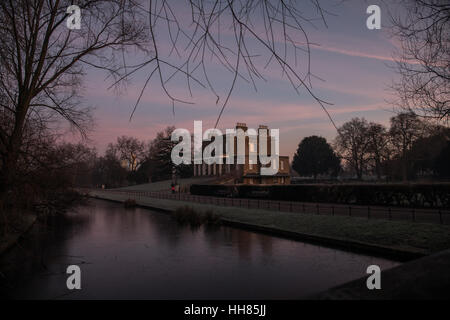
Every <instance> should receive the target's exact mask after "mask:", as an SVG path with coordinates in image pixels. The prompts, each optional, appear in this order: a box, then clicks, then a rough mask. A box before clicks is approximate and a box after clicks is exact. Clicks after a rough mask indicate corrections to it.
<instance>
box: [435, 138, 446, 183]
mask: <svg viewBox="0 0 450 320" xmlns="http://www.w3.org/2000/svg"><path fill="white" fill-rule="evenodd" d="M449 164H450V141H447V145H446V146H445V148H443V149H442V151H441V152H440V154H439V155H438V156H437V157H436V159H435V161H434V166H433V169H434V172H435V174H436V175H437V176H438V177H439V178H450V165H449Z"/></svg>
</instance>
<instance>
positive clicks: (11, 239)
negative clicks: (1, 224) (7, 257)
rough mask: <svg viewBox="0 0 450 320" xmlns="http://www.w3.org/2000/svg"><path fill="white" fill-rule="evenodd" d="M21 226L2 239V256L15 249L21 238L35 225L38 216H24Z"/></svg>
mask: <svg viewBox="0 0 450 320" xmlns="http://www.w3.org/2000/svg"><path fill="white" fill-rule="evenodd" d="M21 220H22V221H21V223H20V225H19V226H15V227H14V231H13V232H9V233H7V234H6V235H5V236H3V237H1V238H0V256H1V255H2V254H3V253H5V252H6V251H8V250H9V249H10V248H11V247H13V246H14V245H15V244H16V243H17V241H19V239H20V237H21V236H22V235H23V234H25V233H26V232H27V231H28V230H30V228H31V227H32V226H33V225H34V223H35V222H36V220H37V216H36V215H33V214H28V215H24V216H23V218H22V219H21Z"/></svg>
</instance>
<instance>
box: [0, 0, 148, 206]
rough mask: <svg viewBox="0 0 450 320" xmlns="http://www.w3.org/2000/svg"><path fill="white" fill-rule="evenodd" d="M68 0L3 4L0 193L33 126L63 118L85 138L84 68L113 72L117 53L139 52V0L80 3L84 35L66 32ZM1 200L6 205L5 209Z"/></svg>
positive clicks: (0, 26) (11, 179)
mask: <svg viewBox="0 0 450 320" xmlns="http://www.w3.org/2000/svg"><path fill="white" fill-rule="evenodd" d="M71 4H73V1H68V0H64V1H63V0H61V1H60V0H49V1H46V0H37V1H32V0H18V1H12V0H6V1H1V2H0V58H1V60H0V71H1V72H0V93H1V94H0V96H1V97H2V99H1V108H2V110H1V111H2V114H3V116H4V117H5V118H8V119H10V120H11V122H10V125H8V126H6V127H4V126H2V127H1V128H0V152H1V158H0V160H1V163H0V195H1V196H2V198H3V196H4V195H5V192H6V191H7V189H8V188H9V187H10V186H11V185H12V184H13V182H14V179H15V177H16V170H17V164H18V160H19V155H20V152H21V147H22V142H23V135H24V129H25V127H26V124H27V121H30V120H31V119H39V122H40V123H41V124H50V123H51V122H53V121H55V120H56V118H57V117H62V118H64V119H66V120H67V121H69V123H70V124H71V125H72V126H74V127H76V128H78V129H79V130H80V131H81V132H82V133H83V132H84V130H85V129H86V124H87V123H88V122H87V121H86V120H88V119H89V113H88V109H87V108H86V107H83V106H82V105H81V104H80V100H79V94H78V89H79V88H80V85H81V77H82V75H83V65H91V66H96V67H101V68H105V69H108V70H111V71H114V63H113V62H111V61H110V60H109V59H106V58H105V56H101V55H100V54H99V52H100V51H101V52H103V54H106V53H109V54H110V55H111V56H112V55H113V54H114V52H115V51H116V50H120V49H123V48H124V47H127V46H136V45H139V43H140V42H141V41H142V40H143V39H144V37H143V33H144V31H145V25H144V24H140V23H138V20H137V19H136V10H135V8H137V5H136V4H135V3H134V2H133V1H120V0H112V1H99V0H97V1H95V0H92V1H88V0H82V1H78V2H77V4H78V5H79V7H80V8H81V10H83V21H84V23H83V29H82V30H71V29H69V28H67V27H66V18H67V17H68V13H67V8H68V6H69V5H71ZM1 200H2V199H0V204H1V202H2V201H1Z"/></svg>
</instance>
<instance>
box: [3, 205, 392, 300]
mask: <svg viewBox="0 0 450 320" xmlns="http://www.w3.org/2000/svg"><path fill="white" fill-rule="evenodd" d="M60 220H62V221H60ZM71 264H76V265H79V266H80V268H81V287H82V289H81V290H68V289H67V287H66V279H67V277H68V275H67V274H66V268H67V266H68V265H71ZM371 264H377V265H379V266H380V267H381V268H382V269H387V268H390V267H392V266H395V265H397V264H398V263H396V262H393V261H390V260H386V259H381V258H375V257H370V256H366V255H361V254H354V253H349V252H345V251H341V250H336V249H330V248H326V247H322V246H318V245H311V244H307V243H302V242H298V241H291V240H286V239H282V238H277V237H272V236H268V235H264V234H258V233H253V232H249V231H244V230H239V229H235V228H229V227H216V228H213V229H211V228H205V227H201V228H199V229H197V230H192V229H191V228H190V227H187V226H179V225H177V224H176V222H175V221H174V220H172V218H171V217H170V216H168V215H166V214H163V213H158V212H153V211H150V210H146V209H139V208H136V209H124V208H123V206H122V205H120V204H116V203H111V202H106V201H102V200H92V201H90V204H89V205H83V206H80V207H78V208H77V209H76V210H74V211H73V212H70V213H69V214H67V215H66V217H65V218H64V219H62V218H61V219H58V220H57V221H53V222H52V223H50V224H49V225H45V226H44V225H42V224H39V225H36V226H35V227H34V229H33V231H32V232H31V234H29V235H28V238H27V239H24V240H23V241H22V242H21V243H20V246H18V247H16V248H14V249H13V250H11V251H10V252H8V253H7V254H6V255H4V256H3V257H2V259H0V271H1V273H0V295H2V296H3V297H7V298H21V299H29V298H31V299H131V298H132V299H299V298H305V297H308V296H310V295H311V294H314V293H317V292H320V291H323V290H326V289H328V288H330V287H333V286H335V285H338V284H342V283H345V282H347V281H350V280H353V279H356V278H359V277H361V276H365V275H366V273H365V271H366V268H367V266H368V265H371Z"/></svg>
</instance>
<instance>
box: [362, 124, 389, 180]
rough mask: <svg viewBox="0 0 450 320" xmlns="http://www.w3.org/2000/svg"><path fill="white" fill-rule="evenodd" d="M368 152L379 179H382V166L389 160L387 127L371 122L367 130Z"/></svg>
mask: <svg viewBox="0 0 450 320" xmlns="http://www.w3.org/2000/svg"><path fill="white" fill-rule="evenodd" d="M367 138H368V152H369V157H370V159H371V161H372V166H373V167H374V170H375V173H376V175H377V178H378V179H380V178H381V173H382V164H383V162H385V161H386V160H387V159H388V158H389V135H388V133H387V129H386V127H384V126H383V125H381V124H378V123H374V122H370V123H369V127H368V130H367Z"/></svg>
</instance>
